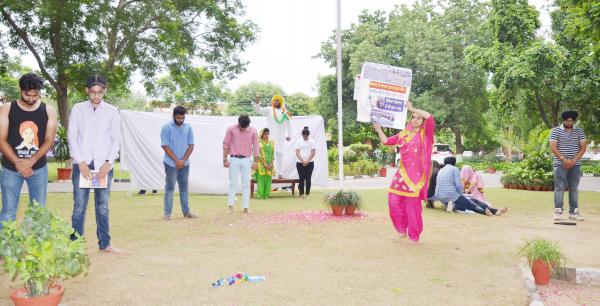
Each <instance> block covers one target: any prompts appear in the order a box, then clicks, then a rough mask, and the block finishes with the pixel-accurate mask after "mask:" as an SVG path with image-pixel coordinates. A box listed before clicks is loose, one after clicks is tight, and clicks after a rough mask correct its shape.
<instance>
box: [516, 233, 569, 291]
mask: <svg viewBox="0 0 600 306" xmlns="http://www.w3.org/2000/svg"><path fill="white" fill-rule="evenodd" d="M517 255H522V256H525V257H526V258H527V261H528V262H529V266H530V267H531V272H532V273H533V277H534V278H535V283H536V284H538V285H547V284H548V283H549V282H550V277H551V276H552V271H553V270H554V269H558V268H560V267H561V266H562V265H563V264H564V263H565V262H566V260H567V259H566V257H565V256H564V254H563V253H562V252H561V250H560V248H559V247H558V243H557V242H552V241H550V240H546V239H542V238H535V239H532V240H529V241H527V242H526V243H525V245H524V246H523V247H522V248H521V250H519V252H518V253H517Z"/></svg>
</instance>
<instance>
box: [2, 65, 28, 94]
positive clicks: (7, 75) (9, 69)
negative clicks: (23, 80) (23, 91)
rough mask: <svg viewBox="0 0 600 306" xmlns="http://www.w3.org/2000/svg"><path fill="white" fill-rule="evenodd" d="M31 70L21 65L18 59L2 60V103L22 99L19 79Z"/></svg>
mask: <svg viewBox="0 0 600 306" xmlns="http://www.w3.org/2000/svg"><path fill="white" fill-rule="evenodd" d="M28 70H29V69H27V68H25V67H23V66H22V65H21V59H20V58H18V57H15V58H13V57H8V56H7V57H5V58H4V59H2V60H0V103H6V102H10V101H11V100H15V99H18V98H20V97H21V96H20V93H19V78H20V77H21V75H23V74H25V73H27V71H28Z"/></svg>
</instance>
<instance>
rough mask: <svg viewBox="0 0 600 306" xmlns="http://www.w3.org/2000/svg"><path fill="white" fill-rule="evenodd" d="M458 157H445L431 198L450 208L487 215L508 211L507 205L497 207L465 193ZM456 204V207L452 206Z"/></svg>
mask: <svg viewBox="0 0 600 306" xmlns="http://www.w3.org/2000/svg"><path fill="white" fill-rule="evenodd" d="M455 165H456V158H454V157H452V156H449V157H446V158H444V167H443V168H442V169H440V171H439V172H438V175H437V179H436V186H435V194H434V196H433V197H432V198H430V200H434V201H435V200H437V201H440V202H442V203H444V204H445V205H448V210H449V211H451V210H453V209H454V210H460V211H465V210H471V211H474V212H476V213H478V214H482V215H487V216H493V215H496V216H501V215H503V214H504V213H506V211H507V209H506V207H504V208H502V209H495V208H491V207H489V206H488V205H487V204H485V203H483V202H480V201H476V200H473V199H468V198H466V197H465V196H464V195H463V191H464V186H463V184H462V182H461V180H460V169H458V168H457V167H456V166H455ZM452 205H454V207H452Z"/></svg>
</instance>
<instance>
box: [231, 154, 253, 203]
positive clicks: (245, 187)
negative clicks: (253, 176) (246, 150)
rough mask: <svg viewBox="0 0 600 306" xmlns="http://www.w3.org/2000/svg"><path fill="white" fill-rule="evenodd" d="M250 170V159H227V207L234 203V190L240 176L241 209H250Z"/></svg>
mask: <svg viewBox="0 0 600 306" xmlns="http://www.w3.org/2000/svg"><path fill="white" fill-rule="evenodd" d="M251 170H252V158H251V157H246V158H236V157H232V158H230V159H229V192H228V195H227V205H229V206H233V204H234V203H235V190H236V189H237V183H238V182H239V177H240V174H241V175H242V207H243V208H250V171H251Z"/></svg>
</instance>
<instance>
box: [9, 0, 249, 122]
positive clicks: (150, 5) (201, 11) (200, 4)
mask: <svg viewBox="0 0 600 306" xmlns="http://www.w3.org/2000/svg"><path fill="white" fill-rule="evenodd" d="M243 9H244V7H243V5H242V4H241V1H240V0H222V1H217V0H206V1H188V0H157V1H133V0H118V1H109V0H101V1H91V0H73V1H58V0H40V1H36V2H35V3H32V2H31V1H3V2H2V6H0V15H1V16H2V18H1V19H0V23H1V24H2V25H4V26H6V27H7V28H8V29H9V33H8V41H9V45H10V46H11V47H13V48H17V49H19V50H21V51H26V50H27V51H29V52H30V53H32V54H33V56H34V57H35V59H36V61H37V64H38V66H39V68H40V71H41V73H42V75H43V76H44V77H45V78H46V79H47V80H48V81H49V82H50V83H51V85H52V87H54V89H55V91H56V100H57V103H58V113H59V116H60V120H61V122H62V124H63V125H64V126H68V115H69V102H68V100H69V92H70V89H71V88H76V90H82V89H83V82H84V79H85V78H84V76H85V75H87V74H89V73H90V72H92V71H95V72H99V73H104V74H106V75H107V76H108V79H109V83H110V84H111V88H112V89H111V90H112V91H116V92H119V91H120V90H121V89H125V88H126V86H127V84H128V81H129V79H130V76H131V75H132V73H133V72H134V71H140V72H141V73H142V74H143V75H144V76H145V77H146V78H148V79H152V78H153V77H154V76H155V75H156V74H157V73H158V72H161V71H165V70H168V71H169V72H170V73H171V75H178V74H182V73H186V72H187V71H189V70H190V69H191V67H192V65H193V63H194V62H202V63H204V64H205V65H206V67H207V69H208V70H209V71H211V72H213V73H214V74H215V75H216V76H217V77H219V78H220V77H227V78H230V77H233V76H234V75H235V74H237V73H239V72H240V71H242V70H243V67H244V64H245V63H244V62H243V61H242V60H241V59H240V58H239V57H238V53H239V51H242V50H244V49H245V47H246V46H247V45H248V44H250V43H252V42H253V41H254V39H255V33H256V26H255V25H254V24H253V23H252V22H250V21H246V20H244V19H243V15H244V11H243ZM119 87H120V88H121V89H119Z"/></svg>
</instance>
